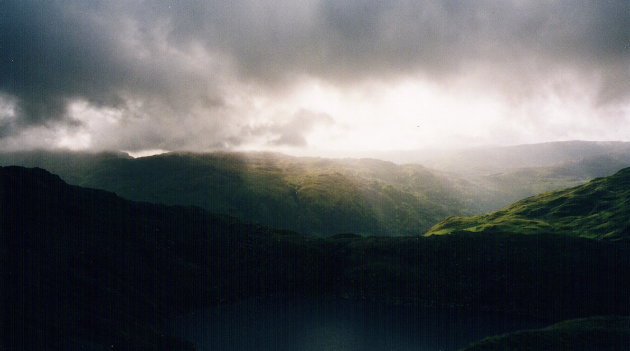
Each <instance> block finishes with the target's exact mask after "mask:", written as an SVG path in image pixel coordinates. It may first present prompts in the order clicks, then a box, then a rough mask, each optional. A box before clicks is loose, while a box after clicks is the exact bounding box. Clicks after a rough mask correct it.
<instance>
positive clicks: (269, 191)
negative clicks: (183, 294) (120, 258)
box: [0, 151, 490, 235]
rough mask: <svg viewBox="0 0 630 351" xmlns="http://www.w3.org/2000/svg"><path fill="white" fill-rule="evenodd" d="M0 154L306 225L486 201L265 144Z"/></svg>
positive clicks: (369, 228)
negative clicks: (249, 148)
mask: <svg viewBox="0 0 630 351" xmlns="http://www.w3.org/2000/svg"><path fill="white" fill-rule="evenodd" d="M0 164H4V165H22V166H28V167H42V168H46V169H49V170H51V171H52V172H54V173H57V174H59V175H60V176H61V177H62V178H63V179H64V180H66V181H68V182H69V183H71V184H75V185H80V186H87V187H93V188H98V189H104V190H108V191H113V192H115V193H117V194H118V195H120V196H123V197H125V198H128V199H131V200H137V201H149V202H154V203H163V204H169V205H195V206H200V207H202V208H205V209H207V210H210V211H212V212H216V213H225V214H229V215H232V216H235V217H238V218H241V219H246V220H248V221H253V222H257V223H261V224H264V225H269V226H274V227H278V228H287V229H291V230H296V231H299V232H302V233H305V234H317V235H334V234H337V233H344V232H354V233H360V234H366V235H411V234H418V233H421V232H423V231H425V230H427V229H428V228H429V227H431V226H432V225H433V224H435V223H437V222H438V221H439V220H441V219H442V218H444V217H446V216H448V215H453V214H458V215H472V214H477V213H483V212H484V211H487V210H489V207H488V206H490V205H489V204H484V203H483V202H482V201H476V199H478V198H480V197H481V196H479V195H478V194H479V192H480V191H481V190H480V188H479V187H477V186H475V185H473V184H472V183H470V182H466V181H464V180H461V179H458V178H454V177H448V176H447V175H444V174H440V173H439V172H435V171H431V170H429V169H426V168H424V167H422V166H419V165H404V166H397V165H395V164H393V163H390V162H384V161H378V160H371V159H344V160H333V159H320V158H297V157H290V156H285V155H280V154H270V153H206V154H196V153H169V154H163V155H158V156H152V157H144V158H138V159H133V158H130V157H129V156H127V155H126V154H122V153H101V154H84V153H64V152H43V151H42V152H22V153H8V154H7V153H5V154H0Z"/></svg>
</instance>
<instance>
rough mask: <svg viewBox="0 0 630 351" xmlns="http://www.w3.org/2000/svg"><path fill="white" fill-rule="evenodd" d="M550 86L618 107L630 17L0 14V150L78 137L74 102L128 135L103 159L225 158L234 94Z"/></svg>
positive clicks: (243, 1)
mask: <svg viewBox="0 0 630 351" xmlns="http://www.w3.org/2000/svg"><path fill="white" fill-rule="evenodd" d="M558 71H570V72H574V74H576V75H578V76H580V77H583V81H584V82H585V83H584V84H585V86H584V89H594V90H595V91H596V103H597V104H600V105H611V104H619V103H627V102H628V99H629V97H630V2H628V1H626V0H611V1H586V0H577V1H575V0H559V1H523V0H511V1H494V0H478V1H456V0H443V1H415V0H393V1H380V0H349V1H332V0H319V1H318V0H314V1H308V0H292V1H289V0H278V1H254V0H232V1H223V0H209V1H193V0H181V1H157V0H154V1H152V0H145V1H141V0H132V1H99V0H52V1H35V0H19V1H18V0H1V1H0V100H2V101H0V103H3V104H5V105H7V104H10V105H11V106H13V107H12V108H10V109H9V108H5V109H2V108H0V114H4V116H0V139H1V138H7V137H11V136H16V135H19V134H20V133H22V132H23V131H24V130H27V129H28V128H33V127H42V126H43V127H46V128H55V127H56V126H59V125H65V126H72V125H77V128H79V127H80V125H81V124H84V123H85V121H83V120H80V119H77V118H75V117H73V115H72V114H71V113H70V112H69V106H70V104H71V103H72V102H73V101H84V102H87V103H89V104H90V105H91V106H95V107H102V108H110V109H115V110H117V111H119V112H120V116H121V118H122V119H123V121H121V122H120V123H121V124H122V125H127V126H129V128H127V129H126V130H125V129H123V130H116V131H115V130H110V131H109V133H117V134H116V135H107V136H98V135H97V136H94V138H95V139H96V141H95V144H96V145H102V147H110V146H112V145H113V142H106V140H116V141H117V142H119V143H120V144H124V145H123V146H121V148H123V147H126V148H128V149H129V148H134V149H141V148H180V147H187V148H194V147H206V148H207V147H217V146H219V147H230V146H233V145H235V144H239V143H242V142H243V140H242V139H243V138H245V137H246V136H247V135H251V130H249V129H248V128H249V127H248V126H249V125H250V124H251V123H250V122H251V119H252V118H255V117H252V116H249V115H247V111H249V110H248V108H249V107H248V106H249V104H251V103H252V102H251V101H247V97H246V94H244V95H245V97H235V96H234V94H235V93H239V92H240V89H241V87H243V86H246V87H253V88H251V89H254V90H256V89H258V90H263V91H269V92H282V91H283V90H285V89H290V88H291V87H292V85H293V84H294V83H295V82H299V81H300V80H302V79H306V78H309V77H310V78H315V79H320V80H322V81H326V82H330V83H331V84H334V85H338V86H351V85H352V84H355V83H357V82H361V81H365V80H379V81H383V82H387V81H389V80H392V79H396V78H400V77H405V76H408V75H419V76H422V77H423V78H424V79H428V80H431V81H434V82H437V83H440V84H441V83H445V84H446V83H448V82H449V81H451V80H456V79H458V78H459V77H461V76H463V75H467V74H469V73H470V72H482V74H481V75H480V77H481V78H479V79H480V80H481V84H487V85H488V86H489V87H490V86H493V85H497V84H498V88H497V86H495V87H494V88H497V89H499V90H500V89H506V90H507V91H506V94H510V92H511V91H513V92H514V95H519V96H520V95H523V94H522V92H523V91H536V89H537V88H538V84H540V83H541V82H542V81H544V80H545V79H546V78H547V77H548V76H550V75H553V73H554V72H558ZM572 88H575V87H572ZM525 95H527V94H525ZM524 98H526V96H525V97H524ZM8 111H11V112H8ZM298 120H302V121H304V120H307V121H309V119H308V118H306V119H305V118H301V119H297V118H296V119H295V121H296V122H294V123H295V125H290V124H289V125H284V126H280V124H278V125H277V126H275V127H273V128H271V129H269V130H267V132H271V133H276V134H277V135H279V136H278V137H277V139H272V140H271V141H270V143H272V144H287V145H304V144H305V143H306V139H305V133H306V131H308V130H309V128H310V127H308V125H309V124H308V123H314V122H307V123H306V126H305V127H303V128H302V129H300V127H299V125H300V123H304V122H297V121H298ZM278 123H280V122H278ZM274 128H275V130H272V129H274ZM292 132H295V133H292Z"/></svg>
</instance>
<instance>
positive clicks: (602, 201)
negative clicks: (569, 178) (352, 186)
mask: <svg viewBox="0 0 630 351" xmlns="http://www.w3.org/2000/svg"><path fill="white" fill-rule="evenodd" d="M629 199H630V168H624V169H623V170H621V171H619V172H617V173H616V174H615V175H613V176H610V177H605V178H597V179H594V180H592V181H590V182H588V183H586V184H584V185H580V186H577V187H574V188H570V189H565V190H559V191H554V192H549V193H543V194H540V195H536V196H532V197H529V198H526V199H524V200H521V201H518V202H516V203H514V204H512V205H510V206H508V207H506V208H504V209H502V210H500V211H497V212H493V213H490V214H485V215H481V216H475V217H466V218H462V217H449V218H447V219H445V220H443V221H442V222H440V223H438V224H436V225H435V226H434V227H433V228H431V229H430V230H429V231H428V232H427V235H435V234H449V233H452V232H455V231H471V232H493V231H502V232H511V233H523V234H535V233H555V234H565V235H572V236H581V237H588V238H597V239H609V240H620V239H629V238H630V217H628V213H630V201H629Z"/></svg>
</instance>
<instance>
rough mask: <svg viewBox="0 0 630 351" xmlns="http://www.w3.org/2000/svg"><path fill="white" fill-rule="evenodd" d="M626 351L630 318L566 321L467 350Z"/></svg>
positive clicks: (497, 337)
mask: <svg viewBox="0 0 630 351" xmlns="http://www.w3.org/2000/svg"><path fill="white" fill-rule="evenodd" d="M504 350H510V351H560V350H571V351H592V350H597V351H622V350H630V317H615V316H608V317H593V318H583V319H575V320H569V321H564V322H561V323H556V324H554V325H551V326H549V327H547V328H544V329H538V330H524V331H519V332H515V333H510V334H506V335H500V336H495V337H490V338H486V339H484V340H482V341H480V342H477V343H474V344H473V345H470V346H469V347H467V348H466V349H464V350H463V351H504Z"/></svg>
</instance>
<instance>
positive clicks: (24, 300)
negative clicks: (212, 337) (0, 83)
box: [0, 167, 630, 350]
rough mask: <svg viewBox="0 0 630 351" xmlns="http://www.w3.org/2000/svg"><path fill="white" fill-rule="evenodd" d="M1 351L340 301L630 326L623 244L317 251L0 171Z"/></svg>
mask: <svg viewBox="0 0 630 351" xmlns="http://www.w3.org/2000/svg"><path fill="white" fill-rule="evenodd" d="M0 209H2V210H1V211H0V253H1V254H0V277H1V279H2V281H1V284H0V292H1V294H0V298H1V299H2V306H3V318H2V326H1V329H0V336H1V337H0V349H8V350H12V349H25V350H39V349H46V350H68V349H87V350H102V349H111V345H114V349H123V350H184V349H192V345H190V344H188V343H186V341H183V340H177V339H174V338H170V337H168V336H165V335H161V333H160V331H159V328H158V326H157V325H156V323H157V321H159V320H160V319H162V318H167V317H169V316H173V315H176V314H180V313H185V312H187V311H191V310H195V309H199V308H203V307H204V306H207V305H208V304H219V303H229V302H231V301H236V300H240V299H244V298H248V297H258V296H260V297H267V296H277V297H289V296H330V297H338V298H346V299H358V300H370V301H380V302H384V303H392V304H419V305H423V306H432V307H436V308H458V309H466V310H472V311H500V312H504V313H513V314H528V315H531V316H535V317H540V318H547V319H550V320H561V319H566V318H575V317H584V316H589V315H598V314H612V313H621V314H630V295H628V294H627V291H628V290H629V289H630V276H629V275H628V274H627V272H628V270H630V247H628V245H626V244H627V243H626V242H617V243H613V242H607V241H595V240H590V239H583V238H573V237H567V236H550V235H528V236H525V235H518V234H497V235H492V236H488V235H482V234H478V233H461V235H447V236H432V237H428V238H424V237H417V236H416V237H395V238H387V237H368V238H364V237H360V236H357V235H351V234H345V235H337V236H334V237H331V238H326V239H323V238H314V237H308V236H302V235H299V234H296V233H293V232H283V231H277V230H273V229H269V228H266V227H262V226H258V225H252V224H247V223H243V222H241V221H239V220H237V219H235V218H232V217H226V216H217V215H212V214H209V213H208V212H206V211H204V210H202V209H200V208H192V207H173V206H163V205H153V204H148V203H138V202H131V201H127V200H124V199H122V198H120V197H118V196H116V195H115V194H113V193H109V192H105V191H100V190H94V189H86V188H81V187H76V186H70V185H68V184H66V183H65V182H63V181H62V180H61V179H60V178H59V177H57V176H55V175H52V174H50V173H48V172H46V171H44V170H41V169H25V168H20V167H0Z"/></svg>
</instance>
